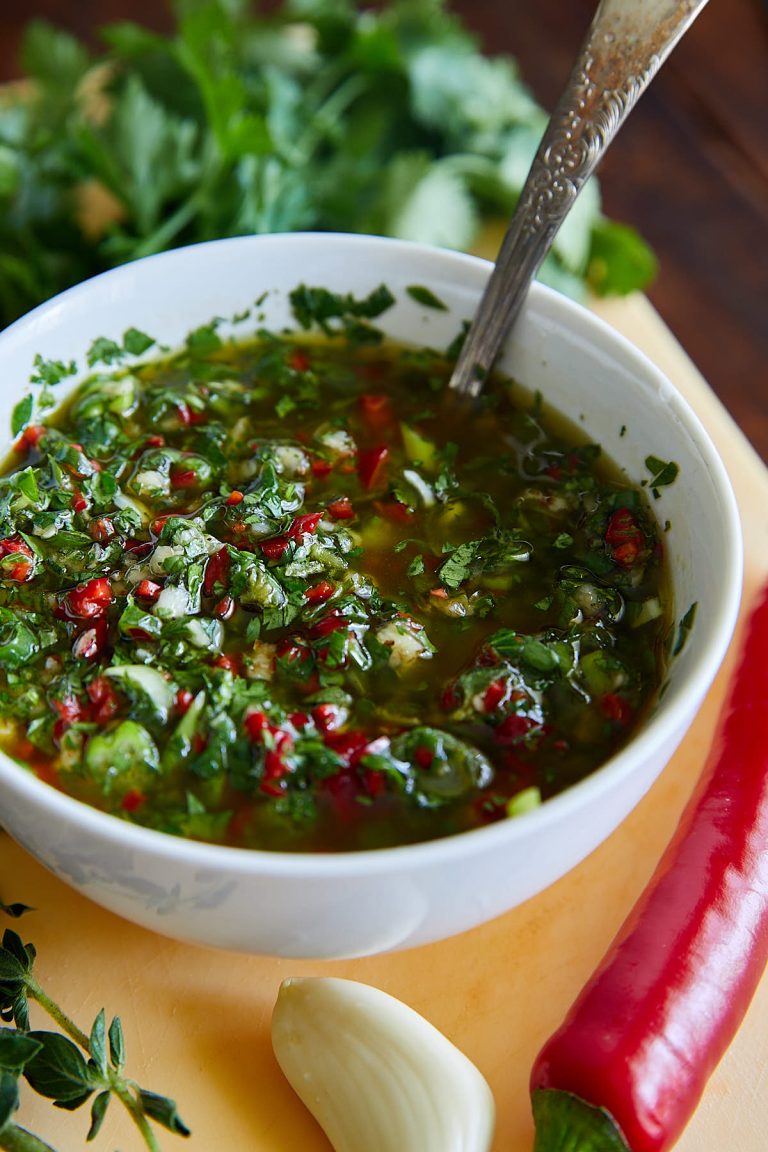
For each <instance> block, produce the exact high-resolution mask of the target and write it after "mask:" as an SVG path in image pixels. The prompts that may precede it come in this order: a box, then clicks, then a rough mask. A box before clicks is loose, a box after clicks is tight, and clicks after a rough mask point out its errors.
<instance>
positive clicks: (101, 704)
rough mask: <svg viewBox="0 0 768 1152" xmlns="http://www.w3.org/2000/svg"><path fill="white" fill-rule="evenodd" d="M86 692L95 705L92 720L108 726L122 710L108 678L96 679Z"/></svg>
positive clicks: (97, 677)
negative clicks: (108, 722)
mask: <svg viewBox="0 0 768 1152" xmlns="http://www.w3.org/2000/svg"><path fill="white" fill-rule="evenodd" d="M86 692H87V694H88V699H89V700H90V701H91V704H92V705H93V717H92V718H93V720H94V721H95V722H96V723H97V724H106V723H107V721H108V720H111V719H112V717H113V716H114V715H115V713H116V712H118V711H119V710H120V698H119V697H118V695H117V692H116V691H115V689H114V686H113V684H112V683H111V681H110V680H108V679H107V677H106V676H96V677H94V679H93V680H91V682H90V684H89V685H88V687H87V688H86Z"/></svg>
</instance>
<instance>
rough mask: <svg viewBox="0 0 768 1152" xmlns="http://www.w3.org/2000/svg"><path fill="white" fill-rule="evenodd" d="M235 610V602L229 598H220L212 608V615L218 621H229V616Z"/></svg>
mask: <svg viewBox="0 0 768 1152" xmlns="http://www.w3.org/2000/svg"><path fill="white" fill-rule="evenodd" d="M234 610H235V602H234V600H233V599H232V597H231V596H222V598H221V600H219V602H218V604H216V605H215V606H214V609H213V614H214V616H216V617H218V619H219V620H229V618H230V616H231V615H232V613H233V612H234Z"/></svg>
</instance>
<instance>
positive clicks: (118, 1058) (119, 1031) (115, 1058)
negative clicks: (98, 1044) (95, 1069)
mask: <svg viewBox="0 0 768 1152" xmlns="http://www.w3.org/2000/svg"><path fill="white" fill-rule="evenodd" d="M108 1036H109V1062H110V1064H111V1065H112V1067H113V1068H117V1069H118V1070H119V1069H120V1068H122V1067H123V1065H124V1064H125V1038H124V1036H123V1025H122V1021H121V1020H120V1017H119V1016H115V1017H114V1019H113V1020H112V1023H111V1024H110V1026H109V1033H108Z"/></svg>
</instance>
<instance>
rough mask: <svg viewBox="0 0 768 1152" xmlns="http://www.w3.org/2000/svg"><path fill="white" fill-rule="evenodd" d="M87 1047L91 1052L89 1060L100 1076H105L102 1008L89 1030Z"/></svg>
mask: <svg viewBox="0 0 768 1152" xmlns="http://www.w3.org/2000/svg"><path fill="white" fill-rule="evenodd" d="M88 1046H89V1048H90V1051H91V1059H92V1060H93V1062H94V1064H95V1065H96V1067H97V1068H98V1070H99V1072H101V1074H102V1076H106V1074H107V1025H106V1019H105V1016H104V1009H103V1008H102V1009H101V1011H100V1012H99V1014H98V1016H97V1017H96V1019H95V1020H94V1022H93V1027H92V1028H91V1035H90V1037H89V1041H88Z"/></svg>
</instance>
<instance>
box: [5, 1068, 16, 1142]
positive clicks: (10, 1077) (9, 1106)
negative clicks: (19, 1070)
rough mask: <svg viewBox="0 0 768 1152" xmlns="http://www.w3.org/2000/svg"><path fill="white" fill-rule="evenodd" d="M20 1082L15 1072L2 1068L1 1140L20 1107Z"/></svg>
mask: <svg viewBox="0 0 768 1152" xmlns="http://www.w3.org/2000/svg"><path fill="white" fill-rule="evenodd" d="M19 1102H20V1101H19V1081H18V1077H17V1075H16V1074H15V1072H10V1071H8V1070H7V1069H6V1068H3V1067H0V1139H1V1138H2V1134H3V1131H4V1129H5V1128H6V1125H8V1124H10V1122H11V1120H12V1118H13V1114H14V1112H16V1111H17V1110H18V1107H19Z"/></svg>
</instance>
